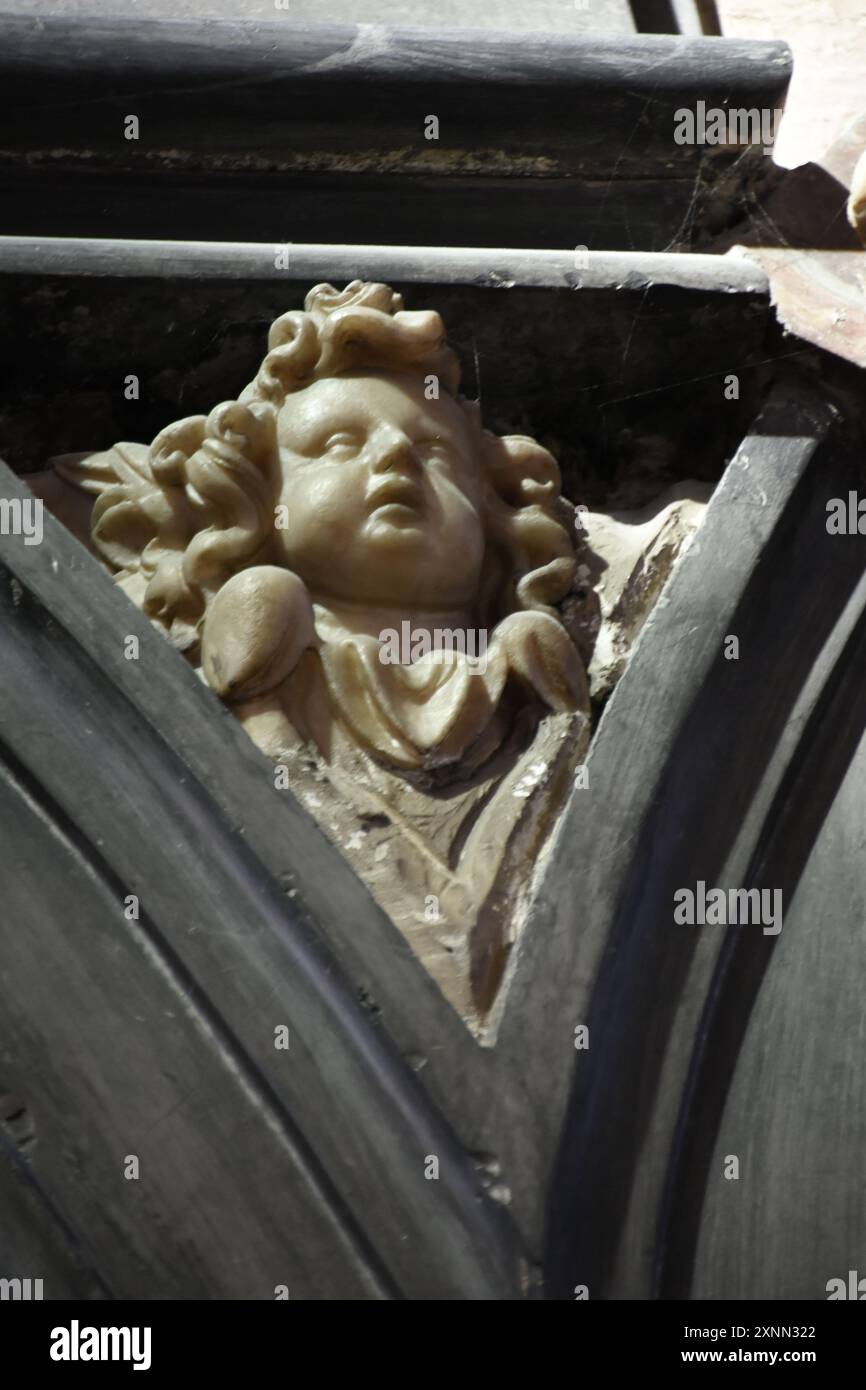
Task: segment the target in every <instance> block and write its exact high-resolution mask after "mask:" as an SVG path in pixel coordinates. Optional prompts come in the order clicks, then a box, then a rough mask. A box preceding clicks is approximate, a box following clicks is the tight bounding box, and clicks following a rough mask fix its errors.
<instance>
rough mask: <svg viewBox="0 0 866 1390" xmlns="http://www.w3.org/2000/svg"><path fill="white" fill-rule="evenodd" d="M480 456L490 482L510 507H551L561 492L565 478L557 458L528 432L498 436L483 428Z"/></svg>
mask: <svg viewBox="0 0 866 1390" xmlns="http://www.w3.org/2000/svg"><path fill="white" fill-rule="evenodd" d="M481 457H482V460H483V462H484V465H485V470H486V473H487V478H488V480H489V482H490V483H491V484H492V486H493V487H494V489H495V490H496V492H497V494H498V495H499V497H500V498H501V499H502V501H503V502H506V503H507V504H508V506H510V507H530V506H532V505H533V504H537V505H539V506H542V507H550V506H551V505H552V504H553V502H554V501H555V500H556V498H557V496H558V495H559V490H560V488H561V486H562V478H561V477H560V473H559V465H558V463H557V462H556V459H555V458H554V457H553V454H552V453H551V452H550V450H549V449H545V448H544V447H543V446H542V445H541V444H539V443H538V441H537V440H535V439H530V438H529V436H528V435H525V434H506V435H502V436H499V435H496V434H491V432H490V430H484V431H483V433H482V436H481Z"/></svg>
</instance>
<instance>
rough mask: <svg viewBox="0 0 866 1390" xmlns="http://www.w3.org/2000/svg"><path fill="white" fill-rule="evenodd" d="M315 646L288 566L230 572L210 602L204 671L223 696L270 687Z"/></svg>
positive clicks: (300, 587)
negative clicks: (284, 567) (305, 651)
mask: <svg viewBox="0 0 866 1390" xmlns="http://www.w3.org/2000/svg"><path fill="white" fill-rule="evenodd" d="M318 645H319V638H318V637H317V635H316V629H315V627H314V625H313V608H312V604H311V603H310V596H309V594H308V593H307V589H306V586H305V585H304V583H303V581H302V580H301V579H299V578H298V576H297V575H296V574H293V573H292V571H291V570H286V569H280V568H278V567H277V566H276V565H255V566H253V567H252V568H251V569H248V570H243V571H242V572H241V573H240V574H236V575H233V576H232V578H231V579H229V580H228V581H227V582H226V583H225V584H224V585H223V586H222V588H221V589H220V590H219V593H218V594H217V595H216V597H215V598H214V600H213V602H212V603H211V604H210V605H209V607H208V610H207V614H206V616H205V620H204V626H203V629H202V644H201V652H202V669H203V671H204V675H205V679H206V680H207V683H208V685H209V686H210V687H211V689H213V690H215V691H216V693H217V694H218V695H219V696H221V697H222V699H224V700H247V699H251V698H252V697H253V696H254V695H263V694H265V693H266V692H267V691H269V690H273V689H274V688H275V687H276V686H278V685H279V684H280V683H281V682H282V681H284V680H285V678H286V676H288V675H290V674H291V672H292V671H293V670H294V668H295V666H296V665H297V662H298V660H299V658H300V656H301V653H302V652H303V651H304V650H305V649H306V648H307V647H317V646H318Z"/></svg>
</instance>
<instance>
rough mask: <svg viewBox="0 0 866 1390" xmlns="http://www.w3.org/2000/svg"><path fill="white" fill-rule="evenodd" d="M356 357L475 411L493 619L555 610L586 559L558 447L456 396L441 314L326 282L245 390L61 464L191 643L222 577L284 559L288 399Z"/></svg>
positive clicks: (104, 535) (123, 577) (287, 322)
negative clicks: (281, 443)
mask: <svg viewBox="0 0 866 1390" xmlns="http://www.w3.org/2000/svg"><path fill="white" fill-rule="evenodd" d="M359 369H360V370H370V371H375V370H383V371H384V370H390V371H397V372H411V373H417V374H420V375H423V376H425V377H426V376H432V377H435V378H436V379H437V380H438V382H439V385H440V387H441V388H444V389H445V390H447V391H448V392H449V393H450V394H451V395H452V396H453V397H454V399H455V400H456V401H457V403H458V404H459V405H460V406H461V408H462V409H463V410H464V411H465V412H466V416H467V420H468V422H469V424H470V429H471V432H472V434H473V436H474V437H475V438H476V439H477V443H478V452H479V464H480V467H481V468H482V470H483V474H484V481H485V486H484V488H483V498H484V501H483V521H484V525H485V530H486V534H487V553H486V558H485V564H484V568H483V572H482V580H481V593H480V595H479V604H480V609H481V615H482V616H483V618H484V619H485V621H488V622H490V623H495V622H497V621H499V620H500V619H501V618H503V617H504V616H506V615H507V614H508V613H512V612H516V611H518V610H521V609H538V610H543V611H551V606H552V605H553V604H555V603H557V602H558V601H559V600H561V599H562V598H564V596H565V595H566V593H567V592H568V590H569V588H570V586H571V582H572V578H573V574H574V568H575V560H574V550H573V546H572V542H571V536H570V530H569V528H568V526H567V525H566V524H563V522H564V520H565V518H564V516H563V515H562V507H563V504H562V499H561V496H560V485H561V484H560V476H559V469H558V467H557V464H556V461H555V459H554V458H553V456H552V455H551V454H550V453H549V452H548V451H547V450H546V449H544V448H542V447H541V445H539V444H538V443H536V441H535V440H533V439H530V438H529V437H527V436H523V435H509V436H503V437H500V436H498V435H494V434H492V433H490V432H489V431H487V430H484V429H482V427H481V419H480V411H479V408H478V406H477V405H476V404H475V403H473V402H470V401H467V400H465V399H464V398H463V397H462V396H460V395H459V394H458V386H459V382H460V368H459V364H458V361H457V358H456V355H455V354H454V352H453V351H452V349H451V348H449V347H448V345H447V343H446V340H445V329H444V325H443V323H442V319H441V318H440V316H439V314H437V313H435V312H434V311H432V310H424V311H421V312H416V313H412V312H407V311H406V310H404V308H403V301H402V298H401V296H400V295H398V294H395V293H394V291H393V290H391V289H390V288H389V286H387V285H382V284H373V283H368V282H363V281H359V280H355V281H353V282H352V283H351V284H350V285H348V286H347V287H346V289H345V290H343V291H342V292H338V291H337V290H335V289H334V288H333V286H331V285H317V286H316V287H315V288H314V289H312V290H310V292H309V294H308V295H307V297H306V299H305V301H304V309H303V311H301V310H292V311H291V312H289V313H286V314H283V315H282V316H281V317H280V318H278V319H277V320H276V321H275V322H274V323H273V324H272V325H271V328H270V332H269V334H268V352H267V355H266V356H265V358H264V361H263V362H262V365H261V367H260V369H259V371H258V374H257V375H256V378H255V380H254V381H253V382H251V383H250V385H249V386H247V387H246V388H245V389H244V390H243V391H242V392H241V394H240V396H239V398H238V400H236V401H226V402H223V403H222V404H221V405H218V406H216V407H215V408H214V409H213V410H212V411H211V412H210V414H209V415H208V416H204V415H196V416H190V417H188V418H186V419H183V420H179V421H177V422H175V423H174V424H171V425H169V426H168V427H167V428H166V429H164V430H162V431H161V432H160V433H159V434H158V435H157V436H156V438H155V439H154V441H153V444H152V445H151V446H150V448H149V449H147V448H145V446H141V445H127V444H119V445H117V446H115V448H114V449H112V450H109V451H108V452H107V453H104V454H95V455H91V456H90V457H89V458H87V459H85V460H84V461H83V462H81V463H78V464H71V463H65V464H64V463H63V462H58V465H57V466H58V471H59V472H60V473H61V474H62V475H63V476H65V477H66V478H67V479H68V481H70V482H74V483H75V484H77V486H79V487H83V488H84V489H85V490H87V491H90V492H94V493H96V494H97V499H96V502H95V505H94V509H93V516H92V523H91V526H92V539H93V543H94V545H95V547H96V549H97V550H98V552H99V553H100V555H101V556H102V557H103V558H104V559H105V560H106V561H107V562H108V563H109V565H110V566H111V567H112V569H114V570H115V571H116V572H117V575H116V577H117V579H118V582H120V583H121V584H122V585H123V587H125V588H126V589H127V591H128V592H129V593H130V595H131V597H133V598H134V600H135V601H136V602H137V603H139V604H140V606H141V607H142V608H143V609H144V611H145V612H146V613H147V614H148V615H149V616H150V617H151V619H152V620H153V621H154V622H156V623H158V624H159V625H160V626H162V627H163V628H164V629H166V630H167V632H168V633H169V635H170V636H171V639H172V641H173V642H174V643H175V645H176V646H178V647H180V648H181V649H182V650H185V651H187V653H188V654H189V655H190V656H191V657H194V656H195V655H196V653H197V650H198V642H199V632H200V627H201V623H202V620H203V618H204V615H205V612H206V610H207V606H208V603H209V602H210V600H211V599H212V598H213V596H214V595H215V594H216V592H217V591H218V590H219V589H220V588H221V586H222V585H223V584H224V583H225V582H226V580H227V579H229V578H230V577H231V576H232V575H233V574H236V573H238V572H239V571H240V570H244V569H247V568H249V567H250V566H252V565H257V564H265V563H270V562H276V563H279V559H278V556H277V553H276V543H275V532H274V517H275V514H274V506H275V502H276V498H277V496H278V491H279V455H278V450H277V444H276V420H277V415H278V413H279V410H280V409H281V407H282V406H283V405H284V404H285V401H286V399H287V397H288V396H289V395H291V394H293V393H294V392H297V391H301V390H303V389H304V387H306V386H309V385H310V384H311V383H312V382H314V381H317V380H320V379H322V378H325V377H333V376H338V375H339V374H340V373H342V372H346V371H351V370H359ZM301 578H303V576H301Z"/></svg>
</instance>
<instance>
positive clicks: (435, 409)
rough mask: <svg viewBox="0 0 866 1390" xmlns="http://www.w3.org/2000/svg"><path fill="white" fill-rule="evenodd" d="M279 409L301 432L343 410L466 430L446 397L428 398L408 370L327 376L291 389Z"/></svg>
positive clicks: (359, 416)
mask: <svg viewBox="0 0 866 1390" xmlns="http://www.w3.org/2000/svg"><path fill="white" fill-rule="evenodd" d="M283 412H284V413H285V415H284V418H285V417H287V422H290V424H291V425H292V426H293V427H295V428H298V429H302V430H306V429H308V428H316V427H318V426H321V425H327V424H330V423H331V422H332V421H333V420H335V419H336V418H337V417H338V416H340V415H342V414H343V413H345V414H346V415H350V414H351V415H352V416H353V417H354V418H356V419H359V420H363V421H365V422H369V423H376V422H378V421H381V420H384V419H395V420H397V421H399V422H400V423H401V424H405V423H407V422H408V421H410V420H412V419H415V420H417V421H418V422H419V423H421V422H422V421H425V420H426V421H428V422H430V423H431V424H435V425H436V426H438V427H439V428H440V429H441V428H443V427H446V426H447V427H450V429H451V430H457V431H460V432H464V433H466V434H467V436H468V433H469V432H468V429H467V422H466V419H465V417H464V414H463V411H462V410H461V409H460V407H459V405H458V404H457V402H456V401H454V400H453V399H452V398H451V396H449V395H447V394H443V395H442V397H441V398H439V399H434V400H428V399H427V398H426V394H425V381H424V379H423V378H421V377H419V376H417V375H410V374H408V373H401V374H398V373H390V372H389V373H385V372H381V373H374V372H365V373H360V372H358V373H347V374H346V375H344V376H336V377H327V378H324V379H322V380H321V381H315V382H313V383H312V384H311V385H310V386H306V387H304V389H303V390H301V391H296V392H294V393H293V394H292V395H291V396H289V397H288V398H287V399H286V402H285V405H284V406H283V411H282V412H281V414H282V413H283Z"/></svg>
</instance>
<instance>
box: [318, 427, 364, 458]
mask: <svg viewBox="0 0 866 1390" xmlns="http://www.w3.org/2000/svg"><path fill="white" fill-rule="evenodd" d="M360 447H361V439H360V436H359V435H357V434H350V433H349V431H348V430H340V431H339V432H338V433H337V434H332V435H330V436H329V437H328V439H326V441H325V445H324V448H323V449H322V453H324V454H331V453H337V452H338V451H341V450H347V449H349V450H351V451H352V452H353V453H354V452H357V450H358V449H359V448H360Z"/></svg>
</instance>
